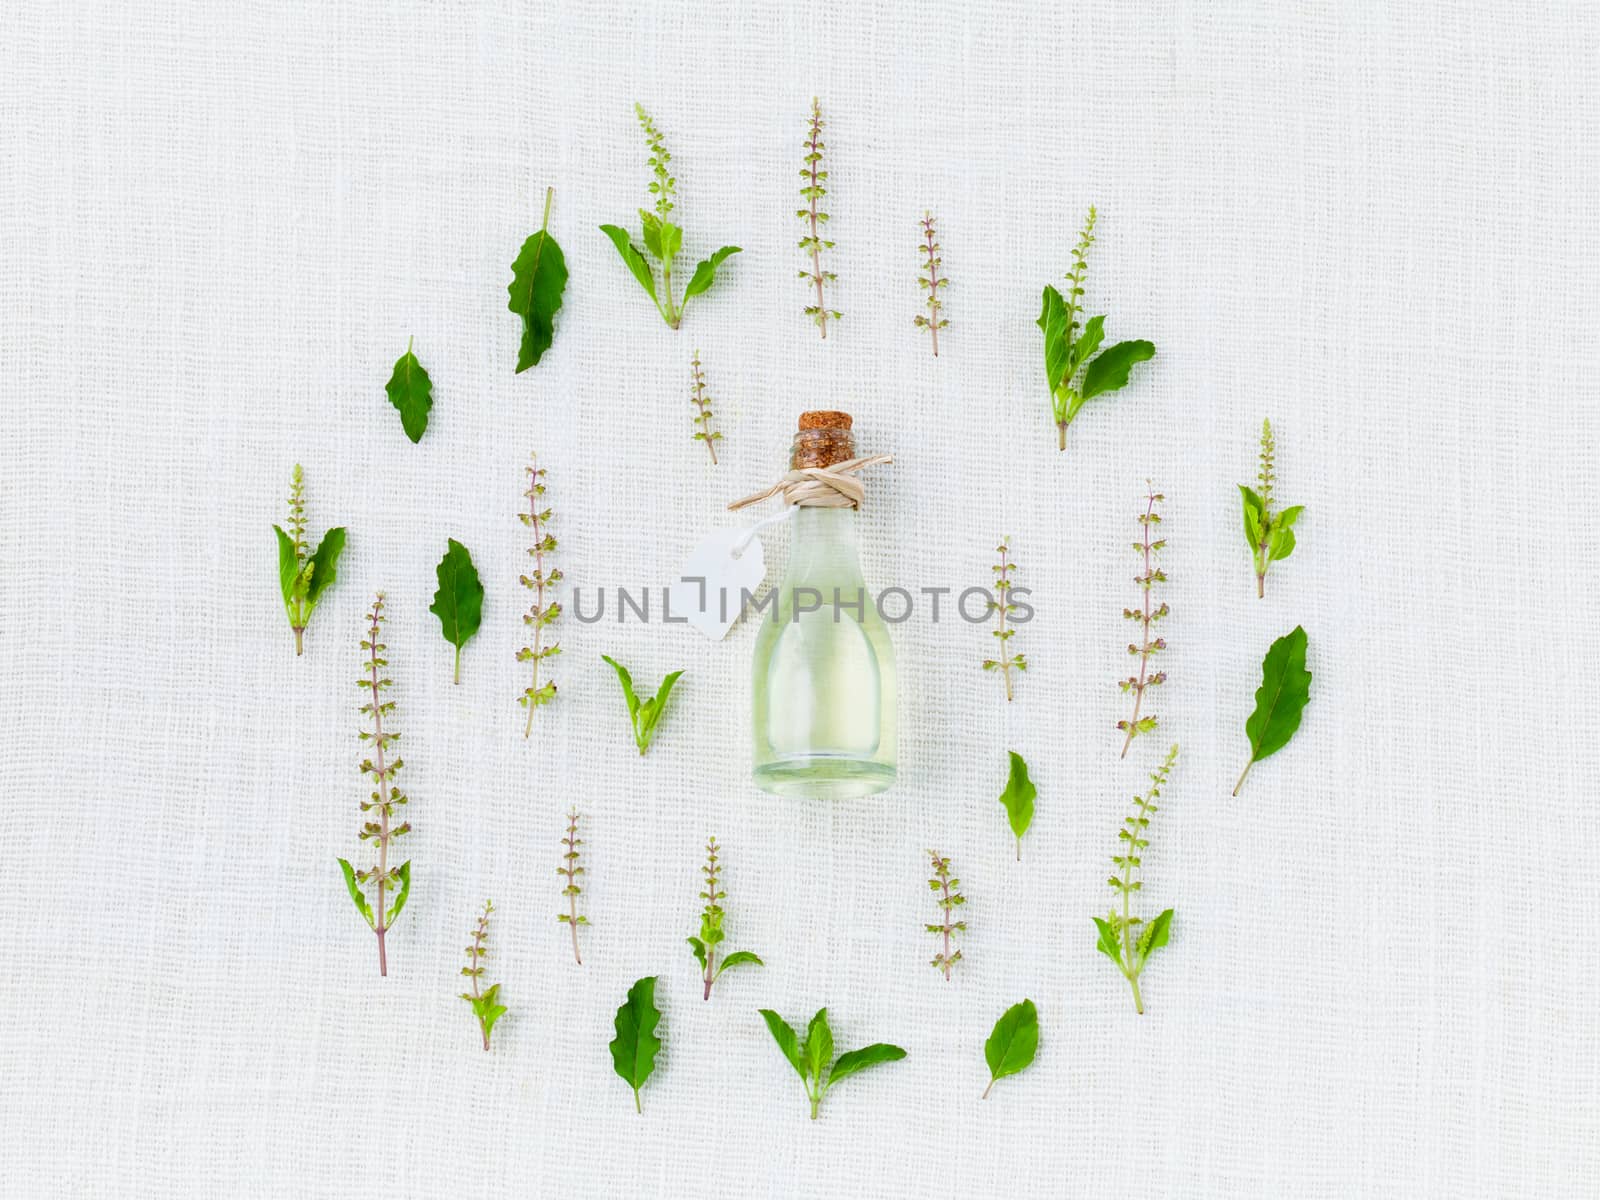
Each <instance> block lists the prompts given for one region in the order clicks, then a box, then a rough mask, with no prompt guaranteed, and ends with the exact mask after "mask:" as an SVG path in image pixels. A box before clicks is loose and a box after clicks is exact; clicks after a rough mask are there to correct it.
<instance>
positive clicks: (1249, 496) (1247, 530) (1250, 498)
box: [1238, 483, 1263, 554]
mask: <svg viewBox="0 0 1600 1200" xmlns="http://www.w3.org/2000/svg"><path fill="white" fill-rule="evenodd" d="M1238 486H1239V500H1240V502H1241V503H1242V504H1243V506H1244V540H1245V542H1246V543H1248V544H1249V546H1250V553H1251V554H1255V553H1256V551H1258V550H1259V549H1260V548H1261V518H1262V516H1263V506H1262V504H1261V497H1260V496H1258V495H1256V494H1255V492H1254V491H1253V490H1251V489H1250V488H1247V487H1245V485H1244V484H1242V483H1241V484H1239V485H1238Z"/></svg>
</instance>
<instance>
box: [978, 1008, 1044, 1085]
mask: <svg viewBox="0 0 1600 1200" xmlns="http://www.w3.org/2000/svg"><path fill="white" fill-rule="evenodd" d="M1038 1050H1039V1010H1038V1009H1036V1008H1035V1007H1034V1005H1033V1001H1032V1000H1024V1001H1023V1002H1022V1003H1021V1004H1013V1005H1012V1006H1011V1007H1010V1008H1008V1009H1006V1011H1005V1012H1004V1013H1002V1014H1001V1015H1000V1019H999V1020H998V1021H996V1022H995V1023H994V1032H993V1033H991V1034H990V1035H989V1040H988V1041H986V1042H984V1044H983V1058H984V1061H985V1062H987V1063H988V1064H989V1085H990V1087H993V1086H994V1082H995V1080H997V1079H1004V1078H1005V1077H1006V1076H1007V1075H1015V1074H1016V1073H1017V1072H1018V1071H1021V1070H1023V1069H1024V1068H1025V1067H1028V1066H1029V1065H1031V1064H1032V1062H1033V1056H1034V1055H1035V1054H1037V1053H1038ZM983 1094H984V1095H985V1096H987V1095H988V1094H989V1092H988V1089H987V1088H986V1089H984V1093H983Z"/></svg>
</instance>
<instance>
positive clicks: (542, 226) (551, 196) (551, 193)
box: [535, 187, 556, 266]
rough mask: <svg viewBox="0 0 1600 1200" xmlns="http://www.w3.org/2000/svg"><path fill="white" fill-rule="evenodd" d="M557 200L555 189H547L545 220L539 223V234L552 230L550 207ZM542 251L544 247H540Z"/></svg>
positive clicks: (545, 194) (545, 195) (536, 263)
mask: <svg viewBox="0 0 1600 1200" xmlns="http://www.w3.org/2000/svg"><path fill="white" fill-rule="evenodd" d="M555 199H556V189H555V188H553V187H547V188H545V190H544V220H543V221H541V222H540V223H539V232H540V233H544V232H545V231H546V230H547V229H549V228H550V206H551V205H552V204H554V203H555ZM540 249H543V246H542V245H541V246H540ZM537 265H538V260H537V259H536V260H535V266H537Z"/></svg>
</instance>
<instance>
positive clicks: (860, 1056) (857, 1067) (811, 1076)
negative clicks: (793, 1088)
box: [760, 1008, 906, 1121]
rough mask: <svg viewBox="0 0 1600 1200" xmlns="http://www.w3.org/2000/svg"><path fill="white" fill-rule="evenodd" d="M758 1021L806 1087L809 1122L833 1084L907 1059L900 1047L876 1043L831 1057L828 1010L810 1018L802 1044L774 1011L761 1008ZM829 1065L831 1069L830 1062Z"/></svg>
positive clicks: (819, 1010)
mask: <svg viewBox="0 0 1600 1200" xmlns="http://www.w3.org/2000/svg"><path fill="white" fill-rule="evenodd" d="M760 1011H761V1019H762V1020H764V1021H765V1022H766V1023H767V1030H768V1032H770V1033H771V1034H772V1040H773V1041H775V1042H777V1043H778V1049H779V1050H781V1051H783V1056H784V1058H786V1059H788V1060H789V1065H790V1066H791V1067H793V1068H794V1069H795V1073H796V1074H797V1075H799V1076H800V1082H801V1083H802V1084H803V1085H805V1089H806V1098H807V1099H808V1100H810V1101H811V1119H812V1120H813V1121H815V1120H816V1119H817V1108H818V1107H819V1106H820V1105H821V1104H822V1098H823V1097H824V1096H826V1095H827V1094H828V1092H829V1090H830V1089H832V1087H833V1085H834V1084H836V1083H838V1082H840V1081H841V1080H843V1079H848V1078H849V1077H850V1076H851V1075H854V1074H856V1073H857V1072H858V1071H864V1070H866V1069H867V1068H868V1067H875V1066H877V1065H878V1064H879V1063H887V1062H898V1061H899V1060H900V1059H902V1058H904V1057H905V1056H906V1052H905V1051H904V1050H902V1049H900V1047H899V1046H891V1045H888V1044H887V1043H885V1042H875V1043H874V1044H872V1045H870V1046H864V1047H862V1048H861V1049H860V1050H849V1051H846V1052H845V1053H844V1054H841V1055H839V1057H838V1059H837V1060H834V1058H833V1031H832V1030H830V1029H829V1028H828V1010H827V1009H826V1008H819V1009H818V1010H817V1015H816V1016H814V1017H812V1018H811V1024H810V1026H808V1027H807V1029H806V1040H805V1044H804V1045H802V1044H801V1043H800V1039H799V1038H798V1037H797V1036H796V1035H795V1032H794V1030H793V1029H791V1028H790V1027H789V1024H788V1022H787V1021H785V1020H784V1019H783V1018H782V1017H780V1016H779V1015H778V1014H777V1013H775V1012H773V1011H772V1010H771V1009H770V1008H763V1009H761V1010H760ZM830 1061H831V1062H832V1064H833V1065H832V1068H831V1069H830V1067H829V1063H830Z"/></svg>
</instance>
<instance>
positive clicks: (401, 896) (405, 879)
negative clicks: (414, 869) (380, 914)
mask: <svg viewBox="0 0 1600 1200" xmlns="http://www.w3.org/2000/svg"><path fill="white" fill-rule="evenodd" d="M399 873H400V890H399V891H398V892H397V893H395V897H394V903H393V904H392V905H390V906H389V915H388V916H386V917H384V919H383V927H384V928H385V929H392V928H394V922H395V918H396V917H398V916H399V915H400V913H401V912H402V911H403V910H404V909H405V906H406V900H407V899H408V898H410V896H411V860H410V859H409V858H408V859H406V861H405V862H403V863H401V864H400V872H399Z"/></svg>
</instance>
